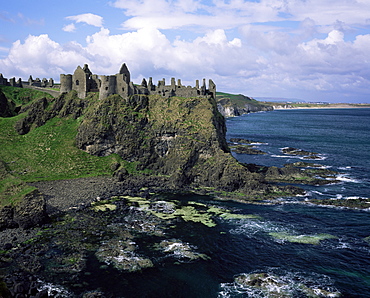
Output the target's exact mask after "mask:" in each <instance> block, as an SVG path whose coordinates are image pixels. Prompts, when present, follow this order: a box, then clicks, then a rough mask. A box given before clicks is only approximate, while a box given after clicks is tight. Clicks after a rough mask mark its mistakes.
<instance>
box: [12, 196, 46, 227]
mask: <svg viewBox="0 0 370 298" xmlns="http://www.w3.org/2000/svg"><path fill="white" fill-rule="evenodd" d="M13 220H14V221H15V222H16V223H17V224H18V225H19V226H20V227H21V228H24V229H28V228H31V227H34V226H37V225H40V224H43V223H46V222H47V220H48V215H47V213H46V204H45V197H44V195H43V194H41V193H40V192H39V191H38V190H34V191H32V192H31V193H29V194H27V195H26V196H25V197H24V198H23V200H22V201H21V202H20V203H19V204H17V205H16V206H15V207H14V215H13Z"/></svg>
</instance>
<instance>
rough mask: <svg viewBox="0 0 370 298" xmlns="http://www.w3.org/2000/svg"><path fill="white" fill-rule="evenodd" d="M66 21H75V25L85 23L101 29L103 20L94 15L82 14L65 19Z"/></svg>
mask: <svg viewBox="0 0 370 298" xmlns="http://www.w3.org/2000/svg"><path fill="white" fill-rule="evenodd" d="M66 19H67V20H71V21H75V22H76V23H86V24H88V25H91V26H95V27H103V18H102V17H101V16H98V15H96V14H92V13H84V14H79V15H75V16H69V17H66Z"/></svg>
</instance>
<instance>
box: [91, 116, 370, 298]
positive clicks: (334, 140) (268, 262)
mask: <svg viewBox="0 0 370 298" xmlns="http://www.w3.org/2000/svg"><path fill="white" fill-rule="evenodd" d="M227 127H228V135H227V136H228V138H230V137H240V138H246V139H250V140H254V141H257V142H263V143H265V144H264V145H259V148H260V149H261V150H263V151H266V152H267V153H268V154H267V155H258V156H255V155H236V158H237V159H239V160H240V161H242V162H246V163H256V164H261V165H267V166H272V165H275V166H282V165H283V164H285V163H288V162H295V161H298V160H299V159H297V157H294V156H290V157H289V156H283V154H282V153H281V151H280V148H283V147H288V146H290V147H295V148H299V149H303V150H307V151H314V152H317V153H318V154H319V155H320V156H321V158H322V159H321V160H315V161H310V162H315V163H320V164H322V165H323V166H329V167H332V168H333V169H334V170H339V171H341V172H343V174H342V176H341V177H342V178H341V182H340V183H338V184H336V185H329V186H319V187H316V186H309V187H306V190H307V198H312V197H315V196H316V197H320V198H337V199H338V198H341V199H348V198H350V197H366V198H367V197H369V193H370V184H369V177H370V175H369V170H368V169H369V168H370V155H369V149H370V148H369V145H370V134H369V132H370V109H353V110H289V111H284V110H282V111H273V112H267V113H256V114H249V115H245V116H241V117H238V118H231V119H228V120H227ZM169 199H176V200H177V202H178V203H179V204H184V205H186V204H188V202H189V201H195V202H197V203H203V204H206V205H207V206H218V207H225V208H227V209H229V210H230V211H232V212H233V213H237V214H252V215H255V216H258V217H256V218H254V219H246V218H245V219H223V218H221V217H217V216H216V217H215V218H214V220H215V222H216V223H217V226H215V227H207V226H205V225H202V224H201V223H196V222H191V221H188V222H184V221H182V220H179V221H177V222H176V223H175V224H174V227H172V228H170V229H168V230H166V232H165V234H164V235H163V236H162V237H159V238H158V237H154V236H153V237H143V238H141V239H137V240H135V241H136V244H137V245H138V247H139V250H138V252H139V253H140V254H141V255H146V256H147V257H149V258H150V259H151V260H152V261H153V263H154V265H155V266H154V267H153V268H148V269H144V270H142V271H141V272H139V273H127V272H122V271H119V270H117V269H114V268H112V266H109V267H108V268H106V267H104V268H101V267H99V266H101V263H99V262H98V261H97V260H96V258H94V253H92V254H91V257H90V258H89V261H88V269H89V271H90V272H91V275H89V276H86V277H85V282H86V283H87V284H89V285H90V287H91V288H92V289H94V288H95V289H96V288H101V289H102V290H103V291H104V292H105V293H106V294H108V295H111V296H112V297H202V298H203V297H312V296H309V295H308V294H307V293H306V294H305V292H304V291H303V290H302V287H308V288H310V289H311V290H313V291H316V293H318V292H319V291H321V293H322V296H317V297H335V296H330V295H329V294H328V293H332V294H333V295H334V294H335V293H336V294H338V293H340V294H341V297H370V243H369V242H368V240H366V238H367V237H369V236H370V212H369V210H349V209H343V208H342V209H341V208H328V207H320V206H313V205H305V204H302V203H300V202H301V201H302V199H304V198H297V199H296V200H294V199H293V201H291V200H290V201H289V202H287V203H284V204H278V205H250V204H241V203H236V202H229V201H215V200H213V199H212V198H209V197H206V196H186V195H183V196H179V195H176V196H175V195H174V196H173V197H169ZM369 207H370V206H369ZM302 238H303V239H305V238H306V239H307V238H308V239H310V240H312V242H310V243H302V242H300V239H302ZM162 239H180V240H181V241H182V242H183V243H188V244H189V245H191V246H192V248H193V249H194V251H196V252H199V253H202V254H206V255H207V256H209V257H210V259H207V260H203V259H198V260H192V261H191V260H187V259H184V258H179V257H176V256H164V254H162V253H160V252H158V251H154V250H152V247H153V245H154V243H155V242H158V241H160V240H162ZM320 239H321V241H319V240H320ZM253 273H266V274H267V275H268V276H270V277H273V278H275V279H277V280H278V283H277V284H278V285H279V286H276V287H275V289H273V288H268V289H260V288H258V287H257V288H256V287H249V286H240V285H238V284H236V283H235V282H234V278H235V276H237V275H239V274H253ZM324 291H327V292H324ZM276 293H280V294H276ZM274 295H275V296H274Z"/></svg>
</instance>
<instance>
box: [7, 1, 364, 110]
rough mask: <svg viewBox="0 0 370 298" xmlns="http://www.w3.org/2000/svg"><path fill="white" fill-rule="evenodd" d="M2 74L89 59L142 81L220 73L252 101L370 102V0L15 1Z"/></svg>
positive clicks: (45, 70)
mask: <svg viewBox="0 0 370 298" xmlns="http://www.w3.org/2000/svg"><path fill="white" fill-rule="evenodd" d="M0 25H1V28H2V29H3V30H1V31H0V72H1V73H2V74H3V75H4V77H7V78H11V77H16V78H18V77H21V78H22V79H24V80H27V79H28V77H29V75H32V76H33V77H34V78H35V77H40V78H43V77H47V78H50V77H52V78H54V79H55V80H57V81H59V74H61V73H73V71H74V69H75V68H76V67H77V65H81V66H82V65H83V64H85V63H87V64H89V67H90V69H91V71H92V72H93V73H96V74H115V73H117V72H118V71H119V68H120V66H121V64H122V63H123V62H125V63H126V64H127V65H128V68H129V69H130V71H131V78H132V80H133V81H134V83H140V82H141V80H142V78H143V77H145V78H148V77H150V76H151V77H153V80H154V81H155V82H156V81H157V80H160V79H162V78H166V80H167V81H169V80H170V78H171V77H175V78H180V79H182V82H183V84H189V85H194V84H195V80H196V79H202V78H206V79H208V78H211V79H213V81H214V82H215V83H216V85H217V90H219V91H223V92H230V93H242V94H245V95H248V96H252V97H285V98H293V99H302V100H305V101H329V102H368V103H369V102H370V88H369V86H370V0H249V1H245V0H207V1H202V0H111V1H104V0H89V1H87V0H82V1H68V0H65V1H49V2H37V3H36V2H34V1H28V0H19V1H13V2H11V1H6V2H5V3H2V5H1V8H0Z"/></svg>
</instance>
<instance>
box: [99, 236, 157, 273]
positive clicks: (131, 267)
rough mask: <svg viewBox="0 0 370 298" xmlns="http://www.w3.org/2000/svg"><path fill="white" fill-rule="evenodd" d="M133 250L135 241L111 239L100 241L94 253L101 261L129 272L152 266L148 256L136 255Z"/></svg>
mask: <svg viewBox="0 0 370 298" xmlns="http://www.w3.org/2000/svg"><path fill="white" fill-rule="evenodd" d="M135 250H136V243H135V242H133V241H132V240H131V239H129V240H117V239H111V240H109V241H107V242H104V243H102V245H101V246H100V248H99V249H98V251H97V252H96V253H95V255H96V257H97V258H98V259H99V260H100V261H101V262H105V263H107V264H109V265H112V266H114V267H115V268H117V269H120V270H125V271H129V272H133V271H139V270H141V269H144V268H148V267H153V263H152V261H151V260H150V259H149V258H145V257H142V256H140V255H138V254H137V253H136V252H135Z"/></svg>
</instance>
